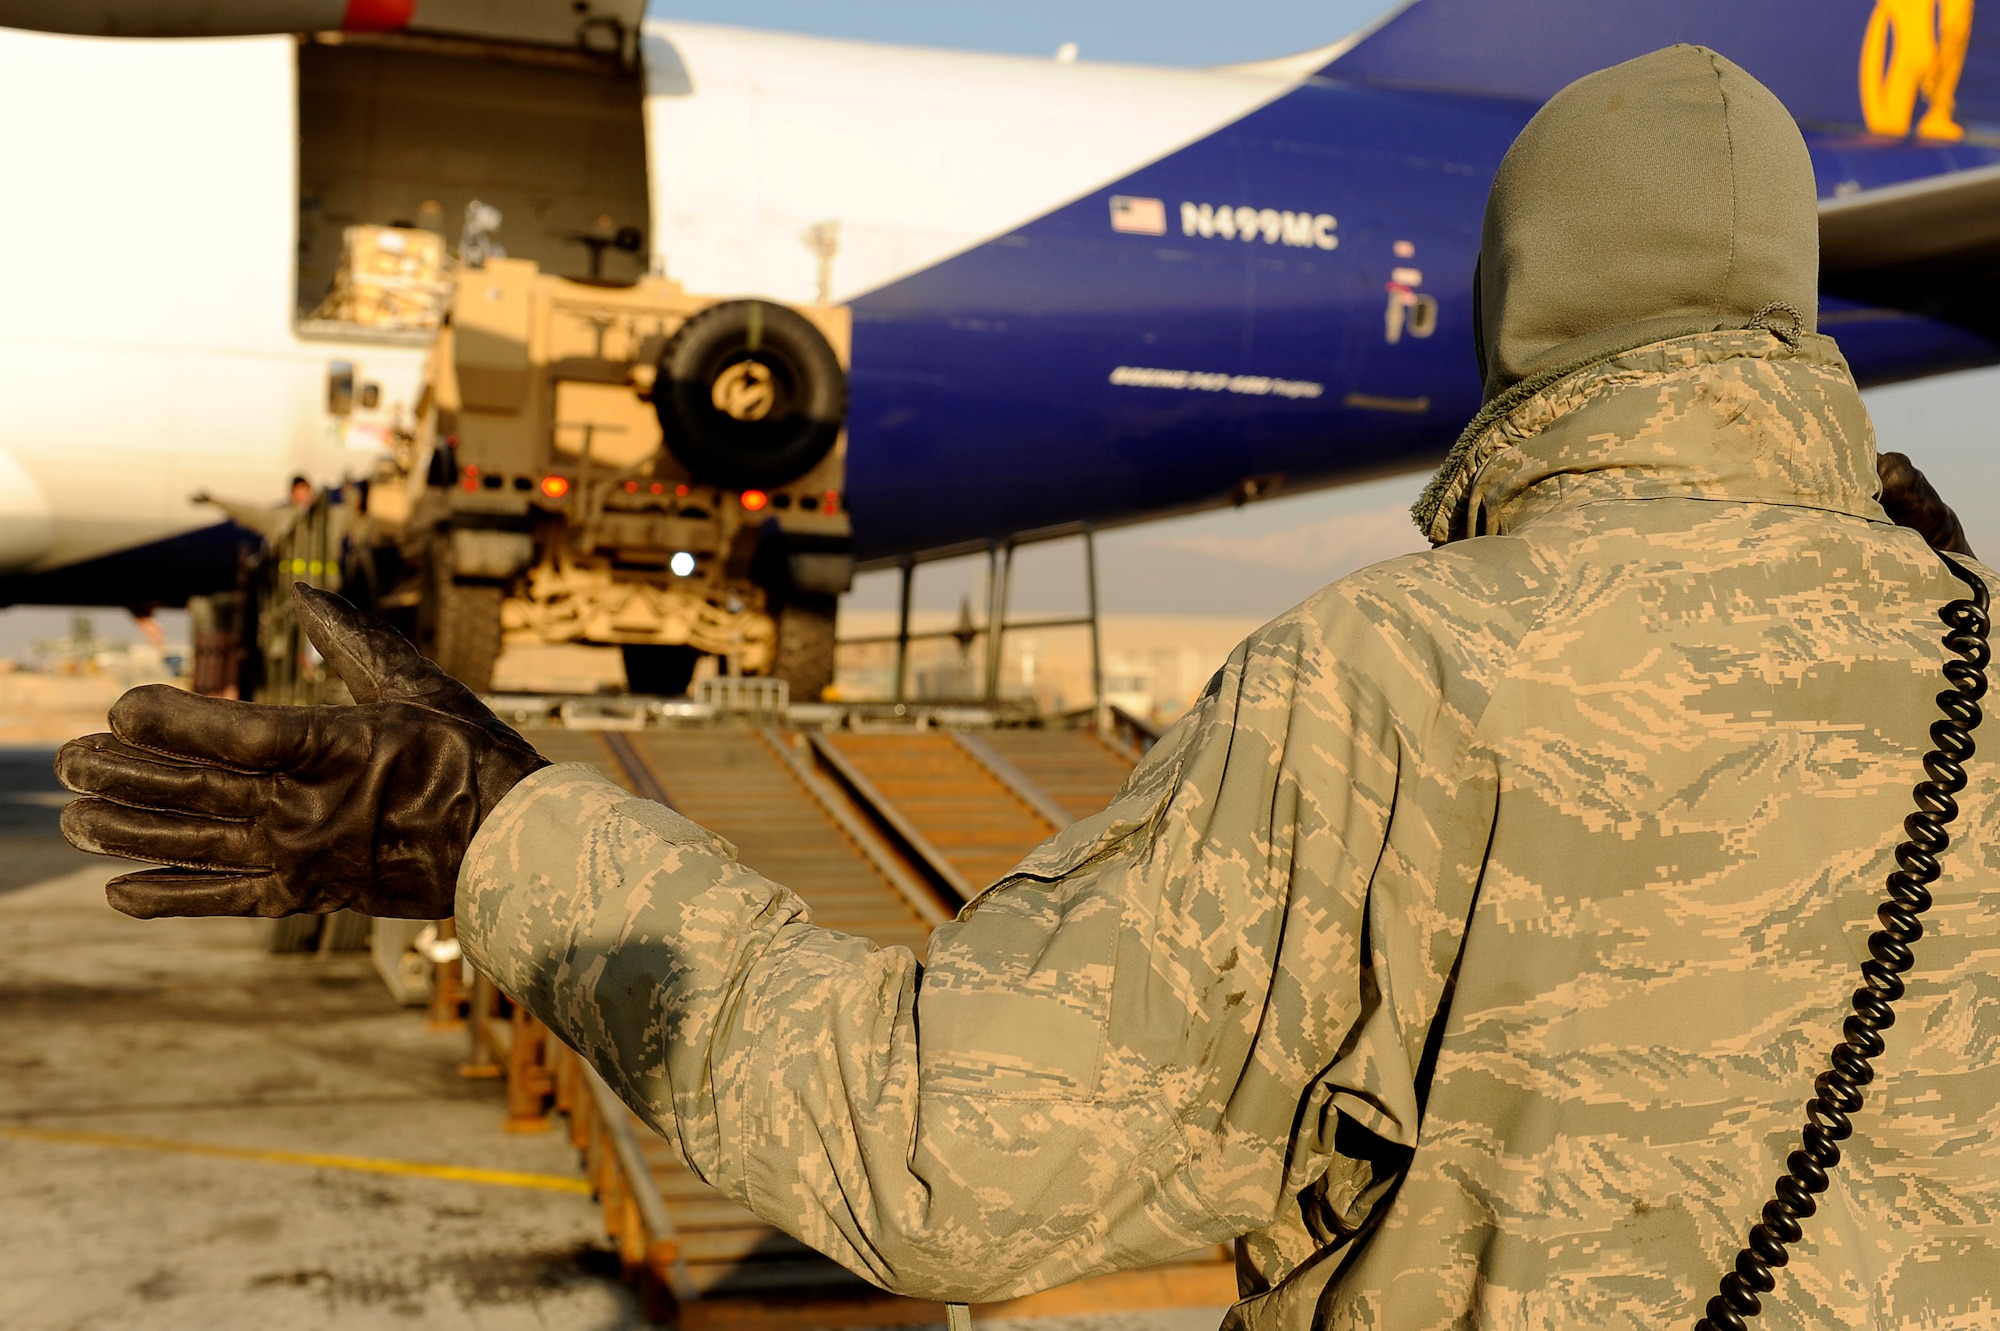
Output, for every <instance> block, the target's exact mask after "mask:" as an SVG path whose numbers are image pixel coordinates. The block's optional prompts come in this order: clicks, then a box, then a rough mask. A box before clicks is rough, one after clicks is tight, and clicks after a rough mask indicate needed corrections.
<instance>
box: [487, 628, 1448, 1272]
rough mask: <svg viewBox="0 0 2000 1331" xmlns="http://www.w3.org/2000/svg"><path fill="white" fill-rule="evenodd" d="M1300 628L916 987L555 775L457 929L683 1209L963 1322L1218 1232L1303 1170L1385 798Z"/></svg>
mask: <svg viewBox="0 0 2000 1331" xmlns="http://www.w3.org/2000/svg"><path fill="white" fill-rule="evenodd" d="M1311 629H1312V626H1311V625H1309V624H1307V623H1305V622H1299V623H1295V624H1294V625H1292V626H1291V628H1290V629H1289V630H1286V631H1281V632H1277V633H1270V634H1267V635H1266V636H1265V637H1264V638H1263V640H1262V641H1260V642H1254V643H1253V644H1251V645H1249V646H1246V648H1244V649H1239V652H1238V654H1237V656H1236V658H1235V659H1233V660H1232V661H1231V662H1230V664H1229V665H1228V666H1227V667H1226V668H1225V669H1224V671H1223V672H1222V674H1221V676H1219V678H1218V681H1217V683H1216V685H1215V686H1214V688H1213V690H1212V691H1211V693H1210V694H1209V696H1207V697H1206V698H1205V699H1204V700H1203V701H1202V702H1201V703H1200V704H1199V705H1198V706H1197V708H1196V709H1195V711H1194V713H1193V714H1192V715H1191V716H1190V717H1189V718H1187V719H1186V720H1184V721H1183V722H1182V723H1181V725H1180V726H1178V727H1177V728H1176V729H1175V730H1174V731H1173V732H1171V733H1170V734H1169V736H1168V737H1167V738H1166V739H1165V740H1163V741H1162V743H1161V745H1160V746H1159V748H1157V749H1156V750H1155V753H1154V755H1153V756H1152V757H1151V758H1150V759H1149V760H1148V761H1147V763H1146V764H1145V765H1144V766H1142V768H1141V769H1140V770H1139V771H1138V772H1137V773H1136V774H1135V775H1134V777H1133V780H1132V782H1131V783H1130V784H1129V785H1128V787H1127V789H1126V791H1125V792H1124V793H1123V795H1122V796H1121V797H1120V798H1119V800H1118V801H1117V802H1116V803H1114V804H1113V805H1112V806H1111V808H1110V809H1108V810H1106V811H1105V812H1104V813H1102V814H1099V815H1097V816H1095V817H1093V818H1091V819H1087V820H1085V821H1084V822H1083V823H1080V824H1078V825H1076V826H1074V827H1072V828H1071V829H1069V830H1068V831H1067V832H1065V833H1063V834H1062V835H1061V836H1059V837H1057V838H1056V839H1055V840H1054V841H1052V842H1050V843H1049V844H1047V845H1045V846H1044V847H1042V848H1041V849H1039V850H1037V851H1036V852H1035V853H1034V854H1032V855H1031V856H1030V857H1029V858H1028V859H1027V860H1026V861H1025V862H1024V863H1023V864H1022V865H1021V866H1019V867H1018V868H1017V869H1016V870H1015V872H1014V873H1013V874H1011V875H1010V876H1009V877H1008V878H1007V879H1006V880H1004V881H1003V883H1002V884H1001V885H1000V886H998V887H997V888H995V889H994V890H992V891H990V892H988V893H987V894H985V895H983V896H982V897H980V898H979V899H978V900H977V901H975V902H974V903H973V905H972V906H970V907H969V908H968V909H967V910H966V911H965V912H964V913H963V914H962V915H961V917H960V918H959V920H958V921H957V922H955V923H953V924H950V925H947V926H944V927H943V928H940V929H939V930H938V931H937V933H936V934H935V935H934V937H933V939H932V942H931V944H930V946H929V948H928V951H927V953H926V956H925V957H924V959H923V961H922V964H921V965H920V964H919V962H918V960H917V958H915V957H914V956H912V955H911V954H910V953H909V952H908V951H906V950H904V949H901V948H889V949H880V948H876V947H874V946H872V945H871V944H869V943H868V942H867V941H865V940H862V939H858V938H852V937H848V936H845V935H842V934H838V933H834V932H831V931H828V930H824V929H820V928H816V927H814V926H813V925H812V924H811V923H810V914H809V912H808V910H807V909H806V907H805V906H804V904H803V903H802V902H801V901H800V900H799V899H798V898H797V897H795V896H794V895H793V894H792V893H790V892H789V891H787V890H786V889H785V888H783V887H781V886H779V885H777V884H774V883H772V882H770V881H768V880H766V879H764V878H762V877H760V876H759V875H757V874H756V873H754V872H753V871H751V870H749V869H747V868H745V867H744V866H742V865H741V864H739V863H737V862H736V861H735V859H734V858H733V856H732V854H731V853H730V851H729V849H728V848H727V847H726V846H725V845H723V844H722V843H720V842H718V841H717V840H716V839H715V838H713V837H711V836H710V835H709V834H708V833H706V832H704V831H703V830H702V829H701V828H699V827H697V826H695V825H694V824H692V823H690V822H688V821H686V820H685V819H683V818H681V817H679V816H678V815H676V814H674V813H672V812H670V811H668V810H666V809H664V808H662V807H661V806H659V805H656V804H652V803H649V802H646V801H642V800H638V799H635V798H633V797H632V796H630V795H628V794H627V793H626V792H625V791H623V790H622V789H620V788H618V787H616V786H614V785H612V784H611V783H609V782H607V781H605V780H603V779H602V778H600V777H598V776H597V775H596V774H595V773H594V772H592V771H591V770H590V769H587V768H581V767H558V768H552V769H550V770H549V771H546V772H543V773H541V774H539V775H537V776H535V777H533V778H531V779H530V780H528V781H527V782H525V783H523V784H522V785H521V786H520V787H519V788H518V789H517V790H516V791H515V792H514V793H513V794H512V795H511V796H510V797H509V798H508V800H507V801H506V802H505V803H504V804H503V805H502V806H501V807H500V808H499V809H498V810H497V811H496V812H495V814H494V816H493V818H492V819H491V820H490V821H489V822H488V824H487V825H486V827H485V828H484V829H483V830H482V831H481V833H480V835H479V837H478V839H477V840H476V842H475V843H474V845H473V848H472V851H471V853H470V854H469V855H468V857H467V859H466V863H465V870H464V873H463V875H462V878H461V880H460V888H459V899H458V921H459V936H460V938H461V939H462V940H463V942H464V945H465V948H466V952H467V955H468V956H469V957H470V958H471V959H472V960H473V961H474V963H475V964H476V965H478V966H479V967H480V968H481V969H483V970H485V971H486V972H487V973H488V974H490V975H492V976H493V977H494V979H495V980H496V981H497V982H498V983H499V985H500V986H501V987H502V988H503V989H505V990H506V991H507V992H509V993H510V994H512V995H514V996H515V997H516V998H517V999H519V1000H520V1001H521V1002H523V1003H524V1004H525V1005H526V1006H527V1007H528V1008H529V1009H530V1010H531V1011H533V1012H534V1013H535V1014H536V1015H537V1016H538V1017H540V1018H541V1019H542V1020H543V1021H545V1022H546V1023H548V1024H549V1025H550V1026H551V1027H552V1028H553V1029H554V1030H555V1031H556V1032H557V1033H558V1034H559V1035H561V1037H562V1038H563V1039H564V1040H565V1041H566V1042H568V1043H569V1044H571V1045H572V1046H573V1047H574V1048H576V1049H577V1050H578V1051H579V1052H580V1053H581V1054H582V1055H583V1056H584V1057H586V1058H588V1059H589V1060H590V1061H591V1062H592V1063H593V1064H594V1065H595V1066H596V1067H597V1068H598V1069H599V1070H600V1071H601V1072H602V1073H603V1075H604V1076H605V1078H606V1079H607V1080H608V1081H609V1082H610V1084H611V1085H612V1086H613V1087H614V1088H615V1089H616V1090H617V1091H618V1092H619V1094H620V1095H621V1096H622V1097H623V1098H624V1099H625V1101H626V1102H627V1103H628V1104H631V1105H632V1106H633V1107H634V1108H635V1109H637V1110H638V1111H639V1112H640V1113H641V1114H642V1115H643V1116H645V1117H646V1118H647V1119H648V1120H649V1121H650V1122H651V1123H652V1124H653V1125H654V1126H655V1127H656V1128H658V1129H659V1130H660V1131H661V1132H662V1133H664V1134H666V1135H667V1136H668V1137H669V1138H671V1139H673V1140H675V1141H677V1142H678V1143H679V1145H680V1147H681V1149H682V1151H683V1153H684V1154H685V1155H686V1157H687V1159H688V1160H689V1162H690V1163H691V1164H692V1165H693V1167H694V1168H695V1170H696V1171H697V1172H698V1173H700V1174H701V1175H702V1176H703V1177H704V1178H705V1179H707V1180H708V1181H709V1182H710V1183H711V1184H713V1185H715V1186H717V1187H718V1188H720V1189H722V1190H723V1191H724V1192H726V1193H729V1194H730V1195H732V1196H734V1197H736V1198H738V1199H740V1200H742V1201H744V1202H745V1203H746V1204H748V1205H749V1206H750V1207H752V1209H754V1210H755V1211H757V1212H758V1213H759V1214H760V1215H762V1216H764V1217H765V1218H766V1219H768V1220H770V1221H772V1222H773V1223H774V1224H777V1225H779V1226H781V1227H782V1228H784V1229H786V1230H788V1231H790V1232H791V1233H793V1234H796V1235H797V1236H798V1237H800V1238H801V1239H803V1240H804V1241H805V1242H807V1243H809V1244H811V1245H812V1246H813V1247H815V1248H818V1249H820V1250H821V1251H823V1252H826V1253H828V1254H829V1255H831V1256H833V1257H834V1258H835V1259H836V1260H839V1261H841V1262H842V1263H843V1264H845V1265H847V1266H849V1267H850V1268H852V1269H854V1270H856V1271H859V1272H861V1273H863V1274H865V1275H867V1276H868V1277H870V1278H871V1279H873V1280H875V1281H876V1282H878V1283H880V1284H882V1285H884V1286H887V1287H889V1288H892V1289H895V1290H898V1291H900V1292H904V1293H908V1294H914V1295H919V1296H926V1297H933V1298H940V1299H955V1300H974V1301H988V1300H993V1299H998V1298H1003V1297H1009V1296H1012V1295H1017V1294H1021V1293H1025V1292H1028V1291H1031V1290H1034V1289H1038V1288H1043V1287H1046V1286H1049V1285H1054V1284H1058V1283H1062V1282H1064V1281H1068V1280H1072V1279H1075V1278H1078V1277H1081V1276H1085V1275H1089V1274H1092V1273H1095V1272H1100V1271H1105V1270H1110V1269H1116V1268H1121V1267H1130V1266H1136V1265H1142V1264H1146V1263H1151V1262H1157V1261H1161V1260H1165V1259H1168V1258H1171V1257H1174V1256H1177V1255H1179V1254H1182V1253H1185V1252H1186V1251H1188V1250H1190V1249H1192V1248H1196V1247H1199V1246H1202V1245H1204V1244H1209V1243H1214V1242H1217V1241H1221V1240H1225V1239H1228V1238H1231V1237H1234V1236H1235V1235H1237V1234H1240V1233H1243V1232H1245V1231H1246V1230H1249V1229H1252V1228H1255V1227H1258V1226H1260V1225H1264V1224H1267V1223H1269V1221H1270V1219H1271V1217H1272V1215H1273V1213H1274V1211H1275V1210H1276V1209H1277V1208H1278V1207H1279V1206H1280V1204H1281V1202H1282V1199H1283V1198H1284V1197H1285V1196H1286V1195H1287V1193H1288V1191H1294V1190H1296V1188H1297V1187H1298V1186H1300V1184H1299V1183H1298V1182H1297V1181H1296V1180H1295V1181H1292V1182H1291V1183H1289V1184H1288V1183H1287V1177H1288V1167H1290V1169H1292V1170H1295V1171H1302V1172H1305V1173H1307V1174H1312V1173H1316V1170H1315V1167H1314V1165H1313V1163H1312V1162H1310V1161H1307V1160H1301V1159H1296V1158H1293V1152H1292V1150H1291V1147H1292V1142H1293V1139H1294V1135H1295V1133H1296V1131H1297V1130H1298V1123H1299V1118H1300V1115H1301V1112H1302V1097H1303V1095H1304V1093H1305V1090H1306V1088H1307V1086H1308V1085H1309V1084H1310V1083H1312V1082H1313V1080H1314V1079H1315V1078H1316V1077H1318V1076H1320V1075H1321V1074H1322V1073H1323V1071H1324V1070H1325V1069H1326V1068H1327V1067H1328V1066H1329V1065H1331V1064H1333V1063H1335V1061H1336V1060H1337V1059H1338V1058H1339V1057H1340V1055H1341V1047H1342V1044H1343V1041H1344V1037H1345V1036H1346V1034H1347V1033H1348V1032H1349V1031H1350V1030H1351V1029H1352V1028H1353V1026H1354V1023H1355V1022H1356V1020H1357V1018H1358V1017H1359V1016H1361V1015H1362V1014H1363V1012H1364V1010H1365V1007H1366V998H1365V996H1364V994H1363V992H1362V991H1363V988H1364V986H1365V982H1364V981H1363V979H1362V977H1361V971H1362V969H1363V964H1362V961H1361V956H1360V950H1361V941H1360V940H1361V935H1362V928H1361V919H1362V916H1363V914H1364V912H1365V911H1366V910H1367V908H1368V907H1367V895H1368V880H1369V876H1370V874H1371V872H1372V870H1373V868H1374V865H1375V863H1376V860H1377V857H1378V853H1379V850H1380V847H1381V845H1382V837H1383V834H1384V828H1385V826H1386V823H1387V818H1388V813H1389V809H1390V805H1391V802H1392V798H1393V791H1394V788H1395V783H1396V777H1397V772H1396V765H1395V754H1396V745H1395V743H1394V740H1393V738H1392V737H1391V734H1390V730H1389V724H1388V720H1387V717H1386V715H1385V713H1384V712H1383V711H1382V710H1381V709H1380V707H1379V706H1378V705H1377V704H1376V703H1375V702H1374V701H1372V700H1371V699H1370V698H1369V697H1368V695H1366V694H1365V693H1361V692H1357V691H1354V690H1339V689H1333V688H1328V687H1326V685H1327V680H1326V679H1325V678H1324V677H1323V674H1322V672H1324V671H1326V670H1328V669H1329V666H1328V662H1327V658H1326V657H1325V656H1324V655H1323V654H1320V653H1318V652H1316V651H1315V650H1314V649H1313V645H1312V644H1310V643H1308V642H1303V641H1301V639H1302V638H1305V637H1308V636H1309V635H1310V633H1311ZM1377 931H1378V932H1377V938H1378V940H1380V939H1381V938H1382V937H1383V935H1384V933H1385V932H1386V931H1385V930H1384V928H1383V926H1382V925H1381V924H1380V923H1378V925H1377ZM1419 1039H1420V1036H1419ZM1348 1043H1359V1044H1362V1045H1364V1046H1365V1045H1367V1043H1368V1042H1367V1041H1358V1042H1355V1041H1349V1042H1348ZM1368 1058H1369V1055H1368V1053H1367V1052H1366V1050H1365V1049H1364V1051H1363V1052H1362V1055H1361V1061H1364V1062H1365V1061H1368ZM1394 1063H1395V1059H1393V1058H1386V1059H1382V1060H1380V1065H1383V1066H1393V1065H1394ZM1383 1098H1384V1099H1387V1100H1393V1099H1394V1098H1395V1093H1393V1092H1392V1093H1390V1094H1389V1095H1387V1096H1385V1097H1383ZM1325 1163H1326V1162H1325V1159H1324V1158H1323V1157H1322V1158H1320V1159H1319V1161H1318V1165H1317V1168H1321V1169H1323V1168H1324V1167H1325Z"/></svg>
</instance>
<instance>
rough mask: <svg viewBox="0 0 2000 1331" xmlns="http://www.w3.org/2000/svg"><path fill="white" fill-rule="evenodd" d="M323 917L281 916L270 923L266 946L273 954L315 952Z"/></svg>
mask: <svg viewBox="0 0 2000 1331" xmlns="http://www.w3.org/2000/svg"><path fill="white" fill-rule="evenodd" d="M325 922H326V916H324V915H281V916H279V917H278V918H277V919H275V920H272V921H271V934H270V938H269V940H268V941H267V944H266V945H267V946H268V947H269V948H270V949H271V951H273V952H316V951H318V950H319V928H320V925H322V924H324V923H325Z"/></svg>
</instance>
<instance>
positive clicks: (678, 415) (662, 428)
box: [344, 258, 853, 700]
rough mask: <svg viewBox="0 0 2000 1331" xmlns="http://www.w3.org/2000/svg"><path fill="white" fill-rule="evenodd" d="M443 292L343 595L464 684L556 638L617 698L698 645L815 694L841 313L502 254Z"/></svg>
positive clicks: (837, 537) (831, 573)
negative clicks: (573, 646)
mask: <svg viewBox="0 0 2000 1331" xmlns="http://www.w3.org/2000/svg"><path fill="white" fill-rule="evenodd" d="M450 299H451V303H450V312H449V315H448V317H447V318H446V320H445V323H444V326H443V327H442V328H441V330H440V331H439V335H438V338H437V341H436V343H435V344H434V346H433V348H432V351H431V355H430V360H429V365H428V370H427V374H426V380H425V386H424V389H423V394H422V398H421V400H420V402H419V403H418V407H417V415H416V423H415V429H414V433H413V434H411V435H410V436H409V437H407V438H405V439H403V440H402V441H400V443H399V447H398V448H397V450H396V453H397V465H396V468H395V469H394V470H393V471H391V472H389V473H388V474H384V475H380V476H378V477H377V478H376V479H375V480H374V481H373V482H372V484H371V485H370V487H369V489H368V492H367V496H366V501H365V513H366V517H365V520H364V521H363V522H362V523H361V524H360V525H359V526H358V527H357V528H356V529H355V531H354V535H355V538H356V539H357V541H358V543H359V545H360V546H361V547H362V549H361V551H360V556H361V557H360V558H359V559H358V560H357V559H356V556H355V553H354V552H350V555H349V560H348V571H347V574H346V577H345V579H344V582H345V584H346V586H347V587H348V589H349V591H350V594H354V595H356V596H357V597H359V598H360V599H363V600H367V601H372V602H373V603H374V604H375V605H376V606H377V607H378V608H381V609H383V610H385V611H390V612H396V611H402V612H403V613H404V614H406V615H407V616H408V620H407V622H408V623H409V625H410V627H412V629H413V630H414V632H415V635H416V637H417V640H418V642H419V644H420V645H421V646H422V647H424V649H425V650H426V651H427V652H428V653H429V654H431V655H432V656H433V657H434V658H435V659H436V660H437V661H438V662H439V663H440V664H442V665H444V666H445V667H446V668H447V669H448V670H450V671H451V672H452V673H453V674H455V675H457V676H458V677H459V678H460V679H462V680H464V681H465V682H467V683H468V684H470V685H472V686H473V687H475V688H480V689H484V688H486V687H488V685H489V684H490V682H491V679H492V672H493V663H494V660H495V658H496V657H497V656H498V654H499V651H500V649H501V646H502V644H503V642H506V643H568V642H574V643H590V644H608V645H616V646H618V647H620V648H622V649H623V651H624V656H625V664H626V673H627V677H628V680H629V683H630V686H631V688H632V689H633V691H635V692H641V693H678V692H680V691H682V690H683V689H685V687H686V685H687V682H688V679H689V676H690V673H691V672H692V670H693V669H694V666H695V663H696V662H697V660H698V659H699V658H700V657H701V656H702V655H704V654H707V655H712V656H714V657H716V658H718V660H719V662H720V663H721V667H722V669H724V670H725V671H728V672H735V673H741V674H746V675H775V676H778V677H781V678H784V679H786V680H788V681H789V682H790V684H791V685H792V696H793V697H794V698H795V699H800V700H812V699H817V698H818V697H819V695H820V691H821V690H822V689H823V688H824V687H825V686H826V685H827V684H828V683H829V682H830V680H831V674H832V653H833V609H834V598H835V596H836V595H837V594H838V593H839V592H841V591H843V590H845V589H846V587H847V584H848V581H849V580H850V577H851V572H852V567H853V561H852V556H851V553H850V551H851V548H852V547H851V540H850V532H851V528H850V525H849V521H848V514H847V507H846V502H845V500H846V495H845V485H844V460H845V452H846V436H845V433H844V430H843V424H842V423H843V420H844V417H845V409H846V373H845V370H846V363H847V349H848V314H847V311H846V310H844V309H841V308H837V307H823V308H817V307H816V308H806V309H795V308H791V307H788V306H784V305H779V304H773V303H770V302H766V301H757V300H714V299H707V298H702V297H696V296H691V295H689V294H688V293H687V292H685V291H683V290H682V289H681V288H680V286H679V285H677V284H676V283H674V282H672V281H669V280H666V279H664V278H657V277H648V278H643V279H641V280H639V281H638V282H636V283H632V284H626V283H609V282H596V281H591V280H587V279H585V280H578V279H569V278H560V277H553V276H550V275H548V274H545V273H542V272H540V271H539V270H538V269H537V267H536V265H535V264H533V263H531V262H527V261H525V260H515V259H504V258H497V259H488V260H487V261H486V262H485V263H484V264H483V265H482V266H480V267H476V268H466V269H464V270H462V271H461V272H460V274H459V276H458V280H457V282H456V284H455V289H454V291H453V292H452V295H451V298H450ZM357 583H361V584H368V585H356V584H357Z"/></svg>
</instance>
